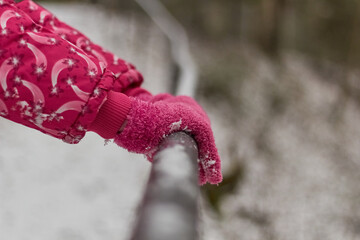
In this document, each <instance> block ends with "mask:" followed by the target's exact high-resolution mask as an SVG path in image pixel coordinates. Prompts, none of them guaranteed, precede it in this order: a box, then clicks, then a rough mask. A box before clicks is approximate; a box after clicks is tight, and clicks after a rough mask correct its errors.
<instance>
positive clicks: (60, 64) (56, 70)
mask: <svg viewBox="0 0 360 240" xmlns="http://www.w3.org/2000/svg"><path fill="white" fill-rule="evenodd" d="M66 60H67V58H62V59H60V60H58V61H57V62H56V63H55V64H54V66H53V68H52V70H51V82H52V85H53V87H55V86H56V84H57V81H58V77H59V74H60V72H61V71H62V70H64V69H65V68H68V67H69V65H67V64H66V63H64V62H65V61H66Z"/></svg>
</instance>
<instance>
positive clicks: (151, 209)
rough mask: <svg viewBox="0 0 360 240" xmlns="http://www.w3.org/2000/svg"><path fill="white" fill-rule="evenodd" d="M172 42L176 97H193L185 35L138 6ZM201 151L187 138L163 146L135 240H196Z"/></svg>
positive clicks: (156, 6) (149, 0)
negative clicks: (177, 72) (198, 160)
mask: <svg viewBox="0 0 360 240" xmlns="http://www.w3.org/2000/svg"><path fill="white" fill-rule="evenodd" d="M135 1H136V2H137V3H138V4H139V5H140V6H141V7H142V8H143V9H144V11H145V12H147V14H148V15H149V16H150V17H151V19H152V20H153V21H154V22H155V23H156V24H157V25H158V27H159V28H160V29H161V30H162V31H163V33H164V34H165V35H166V36H167V37H168V39H169V41H170V46H171V54H172V58H173V61H174V63H175V64H176V66H177V68H178V70H179V75H178V76H177V79H173V80H174V82H175V83H176V84H177V86H176V90H175V95H188V96H191V97H194V95H195V90H196V85H197V78H198V77H197V67H196V64H195V62H194V60H193V59H192V56H191V53H190V50H189V40H188V37H187V34H186V31H185V29H184V28H183V27H182V26H181V24H180V23H179V22H177V21H176V19H175V18H174V17H173V16H172V15H171V14H170V13H169V12H168V11H167V9H166V8H165V7H164V6H163V5H162V4H161V3H160V2H159V1H158V0H135ZM197 157H198V150H197V145H196V142H195V141H194V139H193V138H192V137H190V136H189V135H188V134H186V133H184V132H178V133H174V134H172V135H170V136H168V137H167V138H165V139H164V140H163V142H162V143H161V144H160V146H159V150H158V152H157V153H156V155H155V156H154V161H153V166H152V169H151V173H150V178H149V181H148V184H147V187H146V191H145V194H144V196H143V200H142V203H141V205H140V208H139V212H138V216H137V220H136V224H135V228H134V231H133V235H132V237H131V239H132V240H169V239H171V240H196V239H197V227H198V226H197V224H198V206H197V204H198V195H199V187H198V185H197V183H198V163H197Z"/></svg>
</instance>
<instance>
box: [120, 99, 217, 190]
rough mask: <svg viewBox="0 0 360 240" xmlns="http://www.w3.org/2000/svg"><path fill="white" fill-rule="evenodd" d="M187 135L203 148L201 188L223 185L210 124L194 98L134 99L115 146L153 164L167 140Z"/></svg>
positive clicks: (200, 160)
mask: <svg viewBox="0 0 360 240" xmlns="http://www.w3.org/2000/svg"><path fill="white" fill-rule="evenodd" d="M179 131H184V132H187V133H188V134H190V135H191V136H192V137H194V139H195V141H196V142H197V144H198V148H199V157H198V158H199V184H200V185H203V184H205V183H206V182H207V181H208V182H209V183H211V184H217V183H220V182H221V181H222V175H221V164H220V157H219V154H218V151H217V149H216V146H215V141H214V137H213V133H212V130H211V126H210V120H209V118H208V117H207V115H206V113H205V112H204V111H203V109H202V108H201V107H200V106H199V105H198V104H197V103H196V102H195V101H194V100H193V99H192V98H190V97H186V96H178V97H173V96H171V95H170V94H159V95H156V96H155V97H153V98H151V99H150V100H149V99H146V100H145V101H144V100H141V99H138V98H131V108H130V111H129V114H128V116H127V123H126V126H125V128H124V129H123V130H122V132H121V133H119V134H117V135H116V137H115V143H116V144H118V145H119V146H121V147H123V148H125V149H127V150H129V151H131V152H135V153H142V154H146V156H147V158H148V159H149V160H150V161H152V160H153V156H154V154H155V153H156V151H157V146H158V145H159V143H160V142H161V140H162V139H164V138H165V137H166V136H168V135H170V134H171V133H174V132H179Z"/></svg>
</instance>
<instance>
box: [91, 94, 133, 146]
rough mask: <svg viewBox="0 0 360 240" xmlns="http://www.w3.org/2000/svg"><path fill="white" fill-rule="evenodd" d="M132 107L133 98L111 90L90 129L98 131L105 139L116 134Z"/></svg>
mask: <svg viewBox="0 0 360 240" xmlns="http://www.w3.org/2000/svg"><path fill="white" fill-rule="evenodd" d="M130 107H131V100H130V98H129V97H128V96H126V95H125V94H122V93H119V92H114V91H109V93H108V95H107V99H106V101H105V102H104V104H103V105H102V106H101V108H100V110H99V112H98V114H97V116H96V118H95V120H94V122H93V123H92V124H91V126H90V128H89V131H93V132H96V133H97V134H99V135H100V136H101V137H103V138H105V139H112V138H114V137H115V136H116V134H117V132H118V131H119V129H120V127H121V125H122V124H123V123H124V121H125V119H126V117H127V115H128V113H129V110H130Z"/></svg>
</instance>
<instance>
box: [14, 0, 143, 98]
mask: <svg viewBox="0 0 360 240" xmlns="http://www.w3.org/2000/svg"><path fill="white" fill-rule="evenodd" d="M16 6H17V7H18V8H19V9H21V10H23V11H24V12H25V13H27V14H28V15H29V16H30V17H31V18H32V20H33V21H34V22H35V23H36V24H39V25H40V26H43V27H46V28H48V29H49V30H51V31H52V32H54V33H55V34H58V35H59V36H60V37H62V38H63V39H66V40H67V41H69V42H71V43H73V44H74V45H76V46H78V47H79V48H81V49H82V50H83V51H84V52H86V53H87V54H89V55H91V56H93V57H95V58H97V59H98V60H99V61H101V62H103V63H104V64H105V66H106V68H107V69H108V70H110V71H111V72H113V73H114V76H115V79H116V81H115V84H114V90H115V91H118V92H126V94H127V95H128V94H138V93H140V92H141V91H142V92H144V91H146V90H143V89H141V90H140V88H138V87H139V86H140V85H141V83H142V82H143V77H142V75H141V73H139V72H138V71H137V70H136V68H135V67H134V65H132V64H130V63H128V62H126V61H125V60H123V59H121V58H119V57H117V56H115V55H114V54H113V53H111V52H109V51H106V50H104V49H103V48H102V47H101V46H99V45H97V44H95V43H93V42H92V41H91V40H90V39H89V38H88V37H87V36H85V35H84V34H83V33H81V32H80V31H79V30H77V29H75V28H73V27H71V26H69V25H68V24H66V23H64V22H62V21H60V20H59V19H58V18H57V17H56V16H55V15H54V14H52V13H51V12H50V11H48V10H47V9H45V8H43V7H42V6H40V5H38V4H36V3H34V2H33V1H31V0H24V1H21V2H20V3H17V4H16ZM134 88H138V89H139V90H137V91H131V90H132V89H134Z"/></svg>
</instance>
